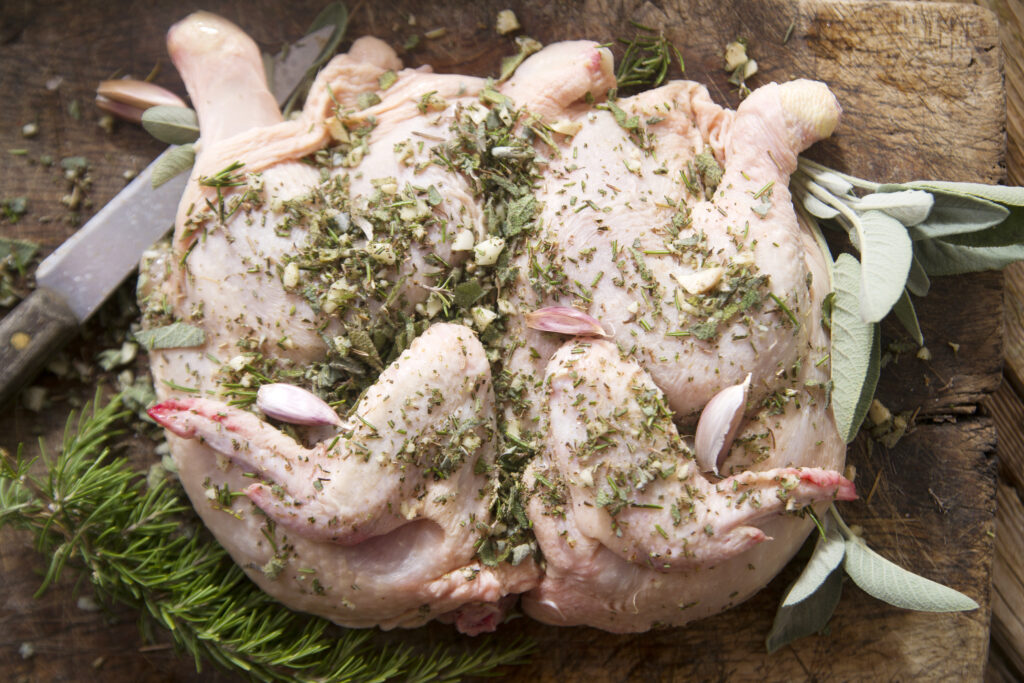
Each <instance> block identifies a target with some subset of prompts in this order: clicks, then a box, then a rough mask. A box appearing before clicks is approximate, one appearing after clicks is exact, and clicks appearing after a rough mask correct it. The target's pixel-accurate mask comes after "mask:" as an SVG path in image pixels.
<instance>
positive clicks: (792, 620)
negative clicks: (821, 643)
mask: <svg viewBox="0 0 1024 683" xmlns="http://www.w3.org/2000/svg"><path fill="white" fill-rule="evenodd" d="M842 593H843V572H842V570H841V569H836V570H835V571H833V572H831V573H830V574H829V575H828V576H827V577H825V580H824V581H823V582H822V583H821V585H820V586H818V588H817V590H815V591H814V592H813V593H812V594H811V595H810V596H809V597H808V598H806V599H805V600H803V601H801V602H798V603H796V604H793V605H789V606H781V605H780V606H779V611H778V612H776V613H775V621H773V622H772V629H771V631H769V632H768V636H767V637H766V638H765V641H764V646H765V649H766V650H768V652H769V653H772V652H775V651H776V650H779V649H781V648H783V647H785V646H786V645H789V644H790V643H792V642H793V641H795V640H799V639H800V638H803V637H805V636H810V635H814V634H815V633H819V632H821V630H822V629H824V628H825V626H827V625H828V620H829V619H831V618H832V613H833V612H834V611H835V609H836V605H838V604H839V598H840V597H841V596H842Z"/></svg>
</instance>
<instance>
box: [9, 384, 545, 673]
mask: <svg viewBox="0 0 1024 683" xmlns="http://www.w3.org/2000/svg"><path fill="white" fill-rule="evenodd" d="M127 417H128V412H127V411H125V410H124V409H123V407H122V404H121V401H120V399H119V398H114V399H112V400H110V401H108V402H104V401H103V400H101V398H100V396H99V394H97V397H96V399H95V401H94V402H93V403H92V405H91V406H89V407H87V409H86V410H85V411H83V413H82V414H81V416H80V417H79V418H78V419H75V418H74V416H72V417H71V418H70V419H69V420H68V424H67V429H66V432H65V437H64V443H63V447H62V448H61V452H60V453H59V454H58V455H57V457H56V458H53V459H52V460H51V459H49V458H48V457H47V456H46V453H45V452H43V453H42V458H41V459H42V461H43V462H42V463H41V464H42V467H41V468H40V467H38V466H33V462H34V460H35V459H34V458H29V457H27V456H26V455H24V453H23V449H19V450H18V452H17V453H15V454H10V453H7V452H6V451H4V450H2V449H0V527H2V526H5V525H8V526H11V527H14V528H19V529H24V530H26V531H28V532H29V533H31V534H32V535H33V536H34V537H35V542H36V547H37V548H38V549H39V550H40V553H41V554H42V556H43V558H44V563H45V565H46V567H45V571H44V572H43V575H42V581H41V584H40V587H39V590H38V591H37V593H36V595H37V596H38V595H40V594H42V593H43V592H44V591H46V590H47V588H49V587H50V586H52V585H53V584H54V582H55V581H57V580H58V578H60V577H61V576H62V575H63V574H64V573H65V572H72V571H73V572H75V573H76V574H77V576H78V577H79V585H80V586H91V587H92V590H93V591H94V594H95V596H96V598H97V601H98V602H100V603H101V604H104V605H111V604H113V603H121V604H125V605H128V606H131V607H133V608H135V609H136V610H138V611H139V614H140V619H139V622H140V628H141V629H142V631H143V633H145V634H150V635H152V634H153V633H154V632H155V631H156V630H159V629H161V628H162V629H165V630H166V635H167V636H168V637H169V638H171V639H172V640H173V641H174V643H175V645H176V646H177V647H178V648H180V649H181V650H182V651H184V652H185V653H187V654H188V655H189V656H191V657H192V658H194V659H195V662H196V667H197V670H198V669H201V667H202V665H203V664H207V663H213V664H215V665H217V666H219V667H221V668H223V669H225V670H228V671H232V672H235V673H237V674H240V675H241V676H244V677H246V678H249V679H252V680H259V681H390V680H401V681H424V682H425V681H436V680H444V681H454V680H458V679H460V678H463V677H467V676H486V675H488V674H493V673H494V672H495V670H496V669H497V668H498V667H502V666H506V665H510V664H516V663H519V662H522V661H523V660H524V658H525V657H526V655H527V654H528V653H529V652H530V650H531V649H532V647H533V646H532V645H531V644H529V643H527V642H525V641H523V640H521V639H512V640H506V639H504V638H495V637H482V638H476V639H473V640H472V641H471V642H470V641H466V640H465V639H455V638H453V639H452V640H451V641H450V642H443V641H442V642H432V643H430V644H424V645H423V646H422V647H416V646H410V645H406V644H401V643H396V642H395V641H394V639H386V638H383V637H381V636H380V635H379V633H378V632H376V631H375V630H374V629H343V628H339V627H336V626H334V625H332V624H330V623H329V622H327V621H326V620H324V619H320V618H316V617H311V616H308V615H302V614H298V613H296V612H292V611H291V610H289V609H287V608H286V607H284V606H282V605H281V604H279V603H277V602H276V601H275V600H274V599H273V598H271V597H269V596H268V595H266V594H265V593H263V592H262V591H261V590H260V589H259V588H258V587H257V586H256V585H255V584H253V583H252V582H251V581H250V580H249V578H248V577H247V576H246V575H245V572H244V571H242V569H240V568H239V567H238V566H237V565H236V564H235V563H234V562H233V561H232V560H231V558H230V557H229V556H228V554H227V552H226V551H225V550H224V549H223V548H221V546H220V545H219V544H218V543H217V542H216V541H214V540H213V538H212V537H211V536H210V535H209V533H208V532H207V531H206V530H205V528H204V527H203V524H202V522H201V521H200V520H199V519H198V517H197V516H196V514H195V513H194V512H193V510H192V506H191V505H190V504H189V501H188V499H187V498H186V497H185V495H184V492H183V491H182V489H181V486H180V484H179V483H178V481H177V479H176V478H175V477H174V476H173V475H172V474H169V473H168V472H167V471H166V470H164V469H163V468H162V467H161V466H160V465H154V466H153V467H152V468H150V470H149V472H148V474H146V473H143V472H137V471H135V470H134V469H133V468H132V467H131V466H130V465H129V463H128V462H127V460H126V459H125V458H123V457H117V456H115V455H114V454H113V449H114V448H115V447H116V446H117V441H118V438H119V436H120V435H122V434H125V433H126V432H127V431H128V424H127V422H126V418H127ZM40 448H42V447H40ZM40 469H41V470H42V473H41V474H37V472H38V471H39V470H40Z"/></svg>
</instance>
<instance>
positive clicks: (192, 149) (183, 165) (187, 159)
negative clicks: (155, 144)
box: [150, 142, 196, 189]
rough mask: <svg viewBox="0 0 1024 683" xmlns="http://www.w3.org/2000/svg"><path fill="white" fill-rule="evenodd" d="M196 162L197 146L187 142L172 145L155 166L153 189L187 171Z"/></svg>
mask: <svg viewBox="0 0 1024 683" xmlns="http://www.w3.org/2000/svg"><path fill="white" fill-rule="evenodd" d="M195 162H196V146H195V145H194V144H192V143H191V142H190V143H187V144H184V145H179V146H177V147H171V148H170V149H169V150H167V152H166V153H164V154H163V155H162V156H161V157H160V159H159V160H158V161H157V163H156V166H154V167H153V175H152V178H151V180H150V182H151V183H152V185H153V189H156V188H158V187H160V186H161V185H163V184H164V183H166V182H167V181H168V180H170V179H171V178H173V177H175V176H176V175H179V174H181V173H187V172H188V171H190V170H191V169H192V166H193V165H194V164H195Z"/></svg>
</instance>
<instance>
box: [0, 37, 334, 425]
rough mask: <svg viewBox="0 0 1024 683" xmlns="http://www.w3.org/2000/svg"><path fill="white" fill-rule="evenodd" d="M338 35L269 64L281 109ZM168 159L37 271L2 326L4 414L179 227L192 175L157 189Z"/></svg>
mask: <svg viewBox="0 0 1024 683" xmlns="http://www.w3.org/2000/svg"><path fill="white" fill-rule="evenodd" d="M334 28H335V27H334V26H333V25H330V26H324V27H322V28H320V29H318V30H316V31H314V32H313V33H310V34H309V35H307V36H305V37H303V38H301V39H299V41H297V42H296V43H293V44H292V45H290V46H288V47H286V48H285V49H284V50H282V52H281V53H280V54H278V55H276V56H275V57H273V58H272V59H271V63H272V64H273V65H274V69H273V72H274V73H273V81H274V83H275V85H276V87H275V89H274V94H275V98H276V99H277V100H278V104H279V105H281V104H283V103H284V101H285V99H287V97H288V96H289V94H290V93H291V91H292V90H293V89H294V88H295V87H296V86H297V85H298V83H299V82H300V81H301V80H302V77H303V76H304V75H305V73H306V71H307V70H308V69H309V67H310V66H311V65H312V64H314V62H315V60H316V59H317V57H318V55H319V54H320V52H321V50H322V48H323V46H324V44H325V42H326V41H327V39H328V37H329V36H330V35H331V33H332V32H333V30H334ZM166 153H167V152H164V154H166ZM162 157H163V154H161V156H160V157H157V158H156V159H155V160H154V161H153V162H152V163H150V165H149V166H147V167H146V168H145V170H143V171H142V173H140V174H139V175H138V177H136V178H135V179H134V180H133V181H132V182H131V183H129V184H128V186H127V187H125V188H124V189H123V190H121V192H119V193H118V194H117V196H115V197H114V198H113V199H112V200H111V201H110V202H109V203H108V204H107V205H106V206H104V207H103V208H102V209H100V211H99V212H97V213H96V215H95V216H93V217H92V218H91V219H90V220H89V221H88V222H87V223H86V224H85V225H83V226H82V227H81V228H79V230H78V231H77V232H76V233H75V234H74V235H72V236H71V238H69V239H68V240H67V241H66V242H65V243H64V244H62V245H61V246H60V247H58V248H57V249H56V250H55V251H54V252H53V253H52V254H50V255H49V256H48V257H47V258H46V259H45V260H44V261H43V262H42V263H40V264H39V268H38V269H37V270H36V282H37V284H38V287H37V288H36V290H35V291H33V292H32V294H30V295H29V296H28V297H27V298H26V299H25V300H24V301H23V302H21V303H20V304H19V305H18V306H16V307H15V308H14V310H12V311H11V312H10V313H8V314H7V315H6V316H5V317H4V318H3V320H2V321H0V406H2V405H3V404H5V403H6V402H7V401H8V400H9V399H11V398H13V396H14V395H15V394H16V393H17V392H18V390H19V389H21V387H22V386H23V385H24V384H26V383H28V382H29V381H31V380H32V378H34V377H35V375H36V374H37V373H38V372H39V370H40V369H41V368H42V366H43V364H44V363H45V362H46V360H47V359H48V358H49V356H50V354H52V353H53V352H55V351H57V350H58V349H59V348H60V347H62V346H63V345H64V344H65V343H66V342H67V341H68V340H69V339H70V338H71V336H72V335H73V334H74V332H75V330H76V329H77V328H78V326H79V325H81V324H82V323H83V322H85V320H86V319H88V318H89V316H90V315H92V314H93V312H95V310H96V309H97V308H99V306H100V305H101V304H102V303H103V302H104V301H105V300H106V299H107V297H108V296H110V294H111V293H112V292H113V291H114V290H115V289H116V288H117V287H118V286H119V285H120V284H121V282H123V281H124V279H125V278H126V277H128V275H129V274H130V273H131V272H132V271H133V270H134V269H135V267H136V266H138V263H139V259H140V257H141V256H142V252H143V251H145V250H146V249H147V248H149V247H150V246H151V245H152V244H153V243H154V242H155V241H156V240H158V239H159V238H160V237H161V236H162V235H163V234H164V233H166V232H167V231H168V230H169V229H170V228H171V226H172V225H173V224H174V216H175V213H176V211H177V207H178V202H179V201H180V199H181V195H182V193H183V192H184V190H185V185H186V184H187V182H188V175H187V174H182V175H179V176H177V177H175V178H172V179H171V180H169V181H168V182H166V183H164V184H163V185H161V186H160V187H158V188H155V189H154V188H153V186H152V176H153V170H154V168H155V167H156V164H157V163H158V162H159V161H160V159H161V158H162Z"/></svg>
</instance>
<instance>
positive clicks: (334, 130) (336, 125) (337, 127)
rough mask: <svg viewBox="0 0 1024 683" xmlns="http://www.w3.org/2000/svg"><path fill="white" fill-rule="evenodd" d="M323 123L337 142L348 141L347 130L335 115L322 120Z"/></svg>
mask: <svg viewBox="0 0 1024 683" xmlns="http://www.w3.org/2000/svg"><path fill="white" fill-rule="evenodd" d="M324 124H325V125H326V126H327V132H328V133H329V134H330V136H331V138H333V139H334V140H336V141H337V142H349V141H350V139H351V138H349V135H348V130H347V129H346V128H345V126H344V125H343V124H342V123H341V121H339V120H338V117H337V116H331V117H330V118H328V119H327V120H326V121H324Z"/></svg>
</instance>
